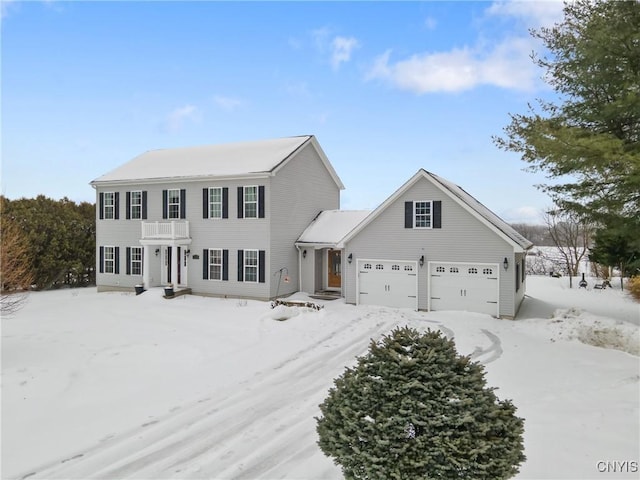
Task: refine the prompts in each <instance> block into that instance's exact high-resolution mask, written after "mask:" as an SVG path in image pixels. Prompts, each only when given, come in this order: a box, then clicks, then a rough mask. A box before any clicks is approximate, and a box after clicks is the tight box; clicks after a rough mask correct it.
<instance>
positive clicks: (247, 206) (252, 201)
mask: <svg viewBox="0 0 640 480" xmlns="http://www.w3.org/2000/svg"><path fill="white" fill-rule="evenodd" d="M244 218H258V187H257V186H252V187H244Z"/></svg>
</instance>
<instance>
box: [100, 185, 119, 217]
mask: <svg viewBox="0 0 640 480" xmlns="http://www.w3.org/2000/svg"><path fill="white" fill-rule="evenodd" d="M119 198H120V195H119V193H118V192H102V193H100V218H101V219H106V220H117V219H118V210H119V208H118V205H119V201H118V200H119Z"/></svg>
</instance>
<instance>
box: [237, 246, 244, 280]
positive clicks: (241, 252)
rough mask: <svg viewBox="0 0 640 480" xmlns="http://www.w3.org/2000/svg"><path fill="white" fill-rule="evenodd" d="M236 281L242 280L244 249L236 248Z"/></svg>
mask: <svg viewBox="0 0 640 480" xmlns="http://www.w3.org/2000/svg"><path fill="white" fill-rule="evenodd" d="M238 281H239V282H242V281H244V250H238Z"/></svg>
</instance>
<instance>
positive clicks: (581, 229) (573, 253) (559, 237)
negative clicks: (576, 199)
mask: <svg viewBox="0 0 640 480" xmlns="http://www.w3.org/2000/svg"><path fill="white" fill-rule="evenodd" d="M544 221H545V224H546V225H547V229H548V231H549V236H550V237H551V238H552V240H553V243H554V244H555V246H556V247H557V248H558V251H559V252H560V255H561V256H562V258H563V259H564V261H565V263H566V266H567V271H568V272H569V287H570V288H573V281H572V278H573V277H575V276H577V275H578V273H579V269H580V262H581V261H582V260H583V259H584V258H588V257H587V255H588V247H589V242H590V239H591V235H592V232H593V227H592V225H591V224H589V223H588V222H586V221H584V220H583V219H581V218H580V217H579V216H578V215H577V214H576V213H573V212H569V211H564V210H560V209H555V210H550V211H548V212H546V213H545V215H544Z"/></svg>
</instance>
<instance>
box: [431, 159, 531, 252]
mask: <svg viewBox="0 0 640 480" xmlns="http://www.w3.org/2000/svg"><path fill="white" fill-rule="evenodd" d="M425 172H426V173H427V174H428V175H430V176H431V177H432V178H434V179H435V180H437V181H438V182H440V184H441V185H442V186H444V187H445V188H446V189H447V190H449V191H450V192H451V193H453V194H454V195H455V196H457V197H458V198H459V199H460V200H462V201H463V202H465V203H466V204H467V205H468V206H469V207H470V208H472V209H473V210H474V211H475V212H476V213H477V214H478V215H480V216H481V217H482V218H484V219H485V220H487V221H488V222H489V223H491V224H492V225H493V226H494V227H495V228H497V229H498V230H500V231H501V232H502V233H503V234H505V235H506V236H507V237H509V238H510V239H511V240H512V241H513V242H515V243H516V244H518V245H519V246H520V247H521V248H523V249H524V250H527V249H529V248H531V247H532V246H533V243H531V242H530V241H529V240H527V239H526V238H525V237H523V236H522V235H520V234H519V233H518V232H517V231H516V230H515V229H514V228H513V227H512V226H511V225H509V224H508V223H507V222H505V221H504V220H502V219H501V218H500V217H499V216H498V215H496V214H495V213H493V212H492V211H491V210H489V209H488V208H487V207H485V206H484V205H483V204H482V203H480V202H479V201H478V200H476V198H475V197H473V196H472V195H470V194H469V193H468V192H467V191H466V190H465V189H464V188H462V187H460V186H458V185H456V184H455V183H452V182H450V181H449V180H446V179H444V178H442V177H439V176H438V175H436V174H434V173H431V172H427V171H426V170H425Z"/></svg>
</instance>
